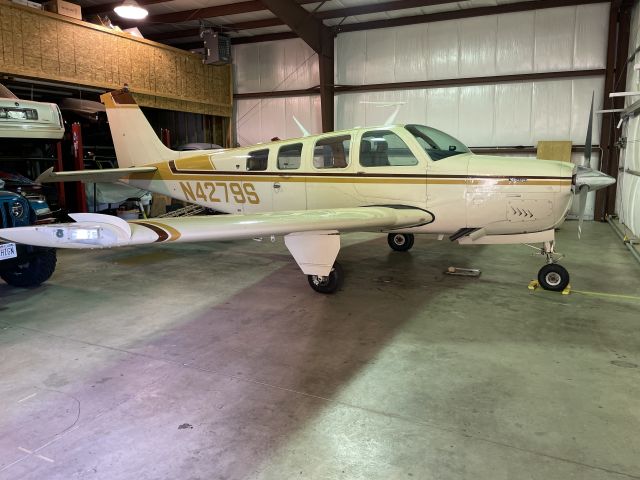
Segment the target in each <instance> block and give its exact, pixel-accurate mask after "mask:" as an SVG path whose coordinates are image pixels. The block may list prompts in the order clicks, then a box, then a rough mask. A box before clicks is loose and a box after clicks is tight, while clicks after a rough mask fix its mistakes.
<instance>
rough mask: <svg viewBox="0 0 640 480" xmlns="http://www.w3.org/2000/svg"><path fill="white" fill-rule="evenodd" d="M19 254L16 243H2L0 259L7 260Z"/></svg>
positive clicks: (0, 244)
mask: <svg viewBox="0 0 640 480" xmlns="http://www.w3.org/2000/svg"><path fill="white" fill-rule="evenodd" d="M17 256H18V252H17V250H16V244H15V243H0V260H7V259H9V258H15V257H17Z"/></svg>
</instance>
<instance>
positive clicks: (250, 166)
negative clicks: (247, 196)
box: [247, 148, 269, 172]
mask: <svg viewBox="0 0 640 480" xmlns="http://www.w3.org/2000/svg"><path fill="white" fill-rule="evenodd" d="M268 163H269V149H268V148H265V149H263V150H255V151H253V152H250V153H249V156H248V157H247V171H249V172H260V171H263V170H266V169H267V164H268Z"/></svg>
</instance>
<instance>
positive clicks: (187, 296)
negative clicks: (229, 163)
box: [0, 223, 640, 480]
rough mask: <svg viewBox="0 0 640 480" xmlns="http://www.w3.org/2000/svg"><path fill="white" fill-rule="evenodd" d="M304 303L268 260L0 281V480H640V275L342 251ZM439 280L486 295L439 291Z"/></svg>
mask: <svg viewBox="0 0 640 480" xmlns="http://www.w3.org/2000/svg"><path fill="white" fill-rule="evenodd" d="M343 244H344V248H343V250H342V252H341V254H340V260H341V263H342V265H343V266H344V268H345V272H346V274H347V275H348V277H347V280H346V284H345V286H344V289H343V291H341V292H340V293H339V294H337V295H334V296H322V295H319V294H316V293H314V292H313V291H312V290H311V289H310V288H309V287H308V285H307V283H306V279H305V278H304V277H303V276H302V275H301V274H300V273H299V271H298V269H297V267H296V266H295V264H294V263H293V261H292V259H290V257H289V255H288V254H287V252H286V250H285V248H284V246H283V244H282V242H281V241H280V242H278V243H276V244H270V243H268V242H266V243H256V242H253V241H243V242H235V243H231V242H229V243H217V244H205V245H174V246H159V247H153V248H142V249H120V250H113V251H98V252H70V251H65V252H61V254H60V256H59V268H58V271H57V272H56V274H55V276H54V277H53V278H52V279H51V280H50V281H49V282H48V283H47V284H46V285H45V286H43V287H41V288H38V289H35V290H29V291H25V290H16V289H12V288H10V287H8V286H6V285H5V284H0V479H3V480H4V479H37V480H42V479H65V480H69V479H109V480H116V479H135V480H145V479H184V480H195V479H203V480H204V479H206V480H210V479H279V480H280V479H291V478H305V479H306V478H312V479H334V478H336V479H385V480H387V479H410V478H414V479H438V480H440V479H474V480H477V479H491V480H499V479H545V480H550V479H563V480H566V479H570V478H576V479H580V480H589V479H617V478H640V368H638V365H639V364H640V266H638V265H637V264H636V263H635V261H634V260H633V258H632V257H631V255H630V254H629V253H628V252H627V251H626V250H625V249H624V247H623V246H622V245H621V243H620V242H619V241H618V240H617V237H615V235H614V234H613V232H612V231H611V230H610V228H609V226H607V225H605V224H589V225H587V226H586V233H585V235H584V236H583V240H582V241H581V242H578V241H577V239H576V224H575V223H569V224H567V225H566V226H565V228H563V230H562V231H561V232H560V234H559V250H561V251H563V252H565V253H567V254H568V256H567V258H566V259H565V261H564V262H563V264H564V265H565V266H566V267H567V268H568V269H569V270H570V272H571V273H572V277H573V278H572V284H573V287H574V289H576V290H579V291H582V292H595V293H572V294H571V295H569V296H562V295H560V294H555V293H550V292H544V291H536V292H530V291H529V290H528V289H527V283H528V282H529V281H530V280H531V279H532V278H534V277H535V274H536V272H537V269H538V268H539V267H540V266H541V264H542V262H541V259H540V258H537V257H532V256H530V254H529V250H528V249H526V248H525V247H520V246H507V247H460V246H457V245H452V244H450V243H449V242H437V241H431V240H427V239H421V238H418V239H417V241H416V246H415V247H414V249H413V250H412V251H411V252H410V253H408V254H401V253H394V252H391V251H390V250H389V249H388V247H387V245H386V240H385V239H384V238H383V237H381V236H374V235H365V234H360V235H351V236H346V237H344V238H343ZM450 265H454V266H459V267H477V268H480V269H482V271H483V274H482V277H481V278H480V279H470V278H458V277H449V276H446V275H443V274H442V272H443V271H444V270H445V269H446V268H447V267H448V266H450Z"/></svg>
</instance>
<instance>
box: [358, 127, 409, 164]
mask: <svg viewBox="0 0 640 480" xmlns="http://www.w3.org/2000/svg"><path fill="white" fill-rule="evenodd" d="M417 164H418V159H417V158H416V157H415V155H414V154H413V152H412V151H411V150H409V147H408V146H407V144H406V143H404V140H402V139H401V138H400V137H399V136H398V135H396V134H395V133H393V132H391V131H389V130H376V131H372V132H366V133H365V134H364V135H362V140H361V141H360V165H362V166H363V167H410V166H412V165H417Z"/></svg>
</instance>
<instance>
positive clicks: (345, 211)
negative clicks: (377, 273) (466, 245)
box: [0, 207, 433, 248]
mask: <svg viewBox="0 0 640 480" xmlns="http://www.w3.org/2000/svg"><path fill="white" fill-rule="evenodd" d="M72 217H74V218H75V219H76V220H77V221H76V223H63V224H54V225H41V226H31V227H19V228H6V229H2V230H0V237H2V238H4V239H6V240H9V241H15V242H18V243H25V244H29V245H37V246H43V247H56V248H108V247H117V246H124V245H141V244H148V243H159V242H202V241H215V240H236V239H245V238H255V237H262V236H269V235H278V236H280V235H288V234H291V233H301V232H317V231H322V230H332V231H337V232H350V231H369V232H381V231H388V230H395V229H401V228H410V227H415V226H419V225H426V224H428V223H431V222H432V221H433V215H432V214H431V213H430V212H427V211H425V210H421V209H418V208H406V207H404V208H394V207H354V208H335V209H326V210H302V211H289V212H272V213H262V214H251V215H211V216H202V217H179V218H162V219H150V220H136V221H131V222H127V225H128V227H129V230H130V231H129V232H127V229H126V228H125V227H124V226H123V225H121V224H120V222H114V220H113V218H114V217H111V216H108V215H101V214H81V215H78V214H75V215H72Z"/></svg>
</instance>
